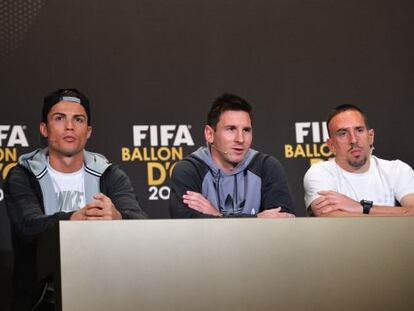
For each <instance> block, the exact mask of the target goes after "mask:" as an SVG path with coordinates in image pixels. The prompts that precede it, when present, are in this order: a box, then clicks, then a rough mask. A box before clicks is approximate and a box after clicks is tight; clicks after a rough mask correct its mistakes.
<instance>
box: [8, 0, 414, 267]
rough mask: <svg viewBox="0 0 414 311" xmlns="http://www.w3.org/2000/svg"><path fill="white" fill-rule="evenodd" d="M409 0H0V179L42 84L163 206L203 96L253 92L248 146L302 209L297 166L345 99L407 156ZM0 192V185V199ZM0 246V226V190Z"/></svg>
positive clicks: (153, 209)
mask: <svg viewBox="0 0 414 311" xmlns="http://www.w3.org/2000/svg"><path fill="white" fill-rule="evenodd" d="M413 9H414V4H413V3H412V1H404V0H396V1H386V0H375V1H374V0H365V1H355V0H347V1H328V0H314V1H303V0H275V1H269V0H256V1H247V0H239V1H231V0H220V1H217V0H208V1H207V0H196V1H194V0H192V1H190V0H169V1H160V0H124V1H114V0H112V1H109V0H99V1H98V0H86V1H85V0H82V1H80V0H70V1H69V0H66V1H47V0H31V1H29V0H14V1H12V0H1V1H0V79H1V80H0V90H1V93H0V103H1V113H0V188H1V187H2V183H3V181H4V178H5V176H6V175H7V172H8V171H9V170H10V168H11V167H12V166H13V165H14V164H15V163H16V161H17V158H18V156H19V155H21V154H22V153H25V152H28V151H30V150H32V149H34V148H37V147H38V146H39V136H38V123H39V120H40V109H41V105H42V98H43V96H44V95H45V94H47V93H48V92H50V91H52V90H55V89H57V88H62V87H76V88H79V89H80V90H82V91H83V92H84V93H85V94H87V95H88V96H89V97H90V100H91V105H92V108H91V109H92V125H93V127H94V129H93V134H92V138H91V139H90V141H89V143H88V149H89V150H92V151H95V152H100V153H103V154H105V155H106V156H107V157H108V158H109V159H110V160H111V161H113V162H118V163H119V164H120V165H121V167H122V168H123V169H124V170H126V171H127V173H128V174H129V176H130V177H131V180H132V183H133V185H134V187H135V190H136V192H137V195H138V197H139V201H140V203H141V205H142V206H143V208H144V209H145V211H146V212H147V213H148V214H149V215H150V216H151V217H154V218H168V211H167V204H168V196H169V191H170V188H169V186H168V182H169V178H170V175H171V172H172V170H173V168H174V164H175V163H176V162H177V161H178V160H180V159H182V158H183V157H185V156H186V155H188V154H189V153H191V152H192V151H194V150H195V149H196V148H197V147H198V146H199V145H203V144H204V139H203V124H204V123H205V118H206V113H207V110H208V109H209V106H210V104H211V102H212V101H213V100H214V98H215V97H217V96H218V95H220V94H221V93H223V92H232V93H235V94H238V95H240V96H242V97H244V98H246V99H247V100H248V101H250V102H251V103H252V105H253V106H254V115H255V116H254V122H253V126H254V141H253V145H252V147H253V148H255V149H258V150H260V151H263V152H266V153H269V154H272V155H274V156H276V157H277V158H278V159H279V160H280V161H281V163H282V164H283V166H284V167H285V169H286V173H287V176H288V178H289V183H290V187H291V190H292V193H293V195H294V200H295V204H296V210H297V213H298V214H299V215H305V208H304V203H303V186H302V177H303V175H304V173H305V172H306V170H307V169H308V167H309V166H310V164H311V163H312V162H313V161H318V160H320V159H327V158H328V157H330V153H329V150H328V148H327V147H326V145H325V144H324V140H325V139H326V130H325V128H324V120H325V116H326V114H327V112H328V111H329V110H330V109H332V108H333V107H335V106H337V105H339V104H356V105H359V106H360V107H361V108H362V109H364V110H365V111H366V113H367V114H368V116H369V119H370V124H371V126H372V127H374V129H375V133H376V137H375V148H376V149H375V154H376V155H378V156H380V157H383V158H387V159H394V158H399V159H401V160H404V161H406V162H407V163H409V164H410V165H414V147H412V139H411V133H412V132H413V130H412V123H411V120H412V117H413V112H414V108H413V100H414V87H413V80H414V64H413V55H414V42H413V27H412V26H413V25H412V14H413ZM2 199H3V192H2V190H0V200H2ZM0 216H1V217H0V222H1V223H0V231H1V241H0V251H1V253H2V263H5V265H6V266H8V265H9V263H10V260H9V259H5V258H10V256H9V255H10V254H11V251H10V241H9V234H8V231H9V227H8V221H7V218H6V213H5V210H4V202H1V203H0Z"/></svg>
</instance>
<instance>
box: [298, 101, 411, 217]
mask: <svg viewBox="0 0 414 311" xmlns="http://www.w3.org/2000/svg"><path fill="white" fill-rule="evenodd" d="M327 127H328V132H329V138H328V140H327V144H328V146H329V148H330V150H331V151H332V153H333V154H334V155H335V158H334V159H331V160H330V161H326V162H319V163H316V164H314V165H312V166H311V167H310V168H309V170H308V171H307V173H306V175H305V177H304V188H305V203H306V207H307V208H310V209H311V211H312V213H313V214H314V215H315V216H331V217H333V216H362V215H364V216H371V215H372V216H412V215H414V171H413V169H412V168H411V167H410V166H409V165H408V164H406V163H404V162H402V161H400V160H394V161H388V160H383V159H379V158H377V157H376V156H373V155H372V149H373V147H372V146H373V143H374V130H373V129H372V128H370V127H369V125H368V121H367V118H366V116H365V115H364V113H363V112H362V111H361V109H359V108H358V107H356V106H354V105H341V106H338V107H336V108H335V109H334V110H333V111H332V112H331V113H330V115H329V116H328V120H327Z"/></svg>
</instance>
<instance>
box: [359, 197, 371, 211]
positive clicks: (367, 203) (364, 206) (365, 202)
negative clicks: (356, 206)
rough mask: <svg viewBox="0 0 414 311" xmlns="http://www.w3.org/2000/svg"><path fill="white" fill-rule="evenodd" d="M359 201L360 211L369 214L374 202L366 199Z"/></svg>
mask: <svg viewBox="0 0 414 311" xmlns="http://www.w3.org/2000/svg"><path fill="white" fill-rule="evenodd" d="M359 203H361V205H362V213H363V214H369V213H370V211H371V208H372V205H373V204H374V202H372V201H368V200H361V201H360V202H359Z"/></svg>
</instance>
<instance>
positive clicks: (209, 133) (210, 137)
mask: <svg viewBox="0 0 414 311" xmlns="http://www.w3.org/2000/svg"><path fill="white" fill-rule="evenodd" d="M204 138H205V140H206V142H207V143H208V144H212V143H214V129H213V128H212V127H211V126H210V125H206V126H205V127H204Z"/></svg>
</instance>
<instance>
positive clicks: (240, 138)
mask: <svg viewBox="0 0 414 311" xmlns="http://www.w3.org/2000/svg"><path fill="white" fill-rule="evenodd" d="M236 141H237V142H240V143H243V142H244V133H243V130H238V131H237V133H236Z"/></svg>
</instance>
